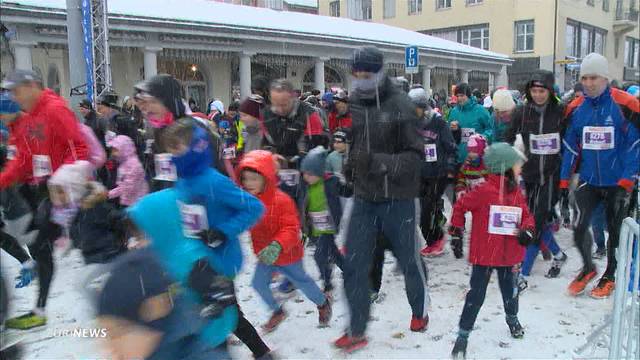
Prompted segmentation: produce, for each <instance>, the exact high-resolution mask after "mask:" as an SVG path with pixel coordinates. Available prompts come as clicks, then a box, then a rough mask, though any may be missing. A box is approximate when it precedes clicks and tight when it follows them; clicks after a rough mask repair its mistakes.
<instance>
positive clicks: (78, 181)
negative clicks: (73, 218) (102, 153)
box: [48, 160, 93, 204]
mask: <svg viewBox="0 0 640 360" xmlns="http://www.w3.org/2000/svg"><path fill="white" fill-rule="evenodd" d="M92 172H93V166H92V165H91V163H89V162H88V161H84V160H79V161H76V162H75V163H73V164H65V165H62V166H61V167H60V168H59V169H58V170H56V172H55V173H54V174H53V176H51V178H50V179H49V182H48V183H49V186H51V185H55V186H60V187H62V188H63V189H64V191H65V193H66V194H67V196H68V197H69V200H70V201H71V202H72V203H73V204H78V203H79V202H80V200H81V199H82V198H83V197H84V196H85V194H86V192H87V183H88V181H89V176H90V175H91V174H92Z"/></svg>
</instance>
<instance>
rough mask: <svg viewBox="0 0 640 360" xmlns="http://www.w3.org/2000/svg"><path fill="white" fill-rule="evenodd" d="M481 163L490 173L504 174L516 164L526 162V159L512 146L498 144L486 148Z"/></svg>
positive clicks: (502, 143)
mask: <svg viewBox="0 0 640 360" xmlns="http://www.w3.org/2000/svg"><path fill="white" fill-rule="evenodd" d="M483 161H484V165H485V166H486V168H487V170H488V171H489V172H490V173H492V174H504V173H505V172H506V171H507V170H509V169H511V168H512V167H513V165H515V164H516V163H517V162H520V161H521V162H525V161H527V158H526V156H524V154H522V153H521V152H520V151H518V150H516V149H515V148H514V147H513V146H511V145H509V144H507V143H504V142H499V143H495V144H493V145H491V146H489V147H488V148H487V151H486V152H485V154H484V158H483Z"/></svg>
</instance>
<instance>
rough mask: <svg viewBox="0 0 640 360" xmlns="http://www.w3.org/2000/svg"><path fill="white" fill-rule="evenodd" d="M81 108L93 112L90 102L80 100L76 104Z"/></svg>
mask: <svg viewBox="0 0 640 360" xmlns="http://www.w3.org/2000/svg"><path fill="white" fill-rule="evenodd" d="M78 105H79V106H80V107H81V108H85V109H87V110H93V104H91V101H89V100H87V99H82V100H81V101H80V104H78Z"/></svg>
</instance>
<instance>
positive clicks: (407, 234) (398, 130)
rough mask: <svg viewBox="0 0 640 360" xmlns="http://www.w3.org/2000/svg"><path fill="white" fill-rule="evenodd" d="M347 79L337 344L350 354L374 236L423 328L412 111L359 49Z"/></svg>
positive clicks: (365, 308) (357, 342)
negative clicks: (344, 307)
mask: <svg viewBox="0 0 640 360" xmlns="http://www.w3.org/2000/svg"><path fill="white" fill-rule="evenodd" d="M352 73H353V91H352V92H351V95H352V97H351V98H350V102H351V112H352V117H353V130H352V131H353V145H352V151H351V152H350V154H349V158H348V161H347V165H346V166H345V177H346V178H347V179H348V180H349V181H351V182H353V186H354V193H355V199H354V205H353V211H352V214H351V221H350V224H349V229H348V234H347V243H346V249H347V254H346V256H345V259H346V264H345V269H344V282H345V291H346V294H347V299H348V301H349V310H350V314H351V324H350V325H351V326H350V330H349V331H347V333H346V334H345V335H344V336H342V337H341V338H339V339H338V340H337V341H336V342H335V346H336V347H339V348H342V349H344V350H345V351H348V352H349V351H355V350H357V349H359V348H362V347H363V346H365V345H366V344H367V340H366V337H365V330H366V326H367V322H368V320H369V310H370V303H369V277H368V273H369V269H370V267H371V262H372V253H373V249H374V246H375V238H376V235H377V234H378V233H379V232H382V234H384V236H385V237H386V238H387V239H388V240H389V242H390V244H391V246H392V248H393V252H394V254H395V255H396V257H397V258H398V261H399V264H400V267H401V268H402V271H403V273H404V277H405V286H406V291H407V297H408V299H409V303H410V305H411V309H412V313H413V317H412V319H411V330H412V331H424V330H425V329H426V326H427V323H428V315H427V311H426V307H427V305H428V294H427V290H426V288H425V287H426V274H425V268H424V263H423V262H422V260H421V259H420V256H419V254H418V244H417V243H416V240H415V235H416V219H415V217H416V206H415V199H416V198H417V197H418V194H419V188H420V166H419V164H420V163H421V162H422V161H423V160H424V155H423V154H424V143H423V141H422V139H421V138H420V137H419V135H418V132H417V131H416V126H417V117H416V114H415V112H414V106H413V105H412V103H411V101H410V100H409V98H408V96H407V95H406V94H404V93H402V92H401V91H400V90H398V89H397V87H396V86H395V85H394V84H393V83H392V81H391V79H389V78H388V77H387V76H386V75H385V73H384V70H383V55H382V53H381V52H380V51H379V50H378V49H376V48H373V47H366V48H361V49H358V50H357V51H356V52H355V53H354V57H353V65H352Z"/></svg>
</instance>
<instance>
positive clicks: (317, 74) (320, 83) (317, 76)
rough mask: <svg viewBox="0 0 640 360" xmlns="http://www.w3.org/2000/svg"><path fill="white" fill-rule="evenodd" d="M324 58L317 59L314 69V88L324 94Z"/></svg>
mask: <svg viewBox="0 0 640 360" xmlns="http://www.w3.org/2000/svg"><path fill="white" fill-rule="evenodd" d="M324 61H325V59H324V58H317V59H316V63H315V67H314V72H313V74H314V76H313V87H314V88H316V89H317V90H320V92H321V93H324V87H325V85H324Z"/></svg>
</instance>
